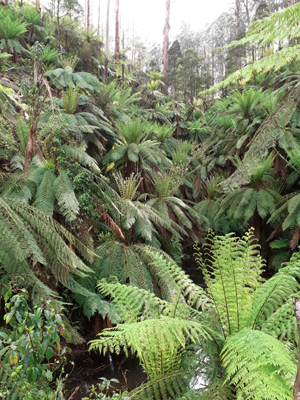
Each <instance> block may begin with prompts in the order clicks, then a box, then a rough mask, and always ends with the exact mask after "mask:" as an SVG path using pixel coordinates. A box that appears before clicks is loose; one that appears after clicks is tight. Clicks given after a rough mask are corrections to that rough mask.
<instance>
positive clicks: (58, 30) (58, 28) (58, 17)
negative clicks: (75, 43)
mask: <svg viewBox="0 0 300 400" xmlns="http://www.w3.org/2000/svg"><path fill="white" fill-rule="evenodd" d="M60 1H61V0H58V1H57V11H56V23H57V48H58V47H59V34H60V25H59V23H60V15H59V6H60Z"/></svg>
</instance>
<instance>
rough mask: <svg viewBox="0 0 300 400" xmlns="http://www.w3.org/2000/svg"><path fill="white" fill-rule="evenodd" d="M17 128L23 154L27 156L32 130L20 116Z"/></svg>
mask: <svg viewBox="0 0 300 400" xmlns="http://www.w3.org/2000/svg"><path fill="white" fill-rule="evenodd" d="M15 128H16V133H17V135H18V138H19V140H20V144H21V150H22V153H23V154H25V151H26V146H27V141H28V134H29V128H30V126H29V123H28V122H25V121H24V120H23V118H22V117H21V116H19V117H18V119H17V124H16V127H15Z"/></svg>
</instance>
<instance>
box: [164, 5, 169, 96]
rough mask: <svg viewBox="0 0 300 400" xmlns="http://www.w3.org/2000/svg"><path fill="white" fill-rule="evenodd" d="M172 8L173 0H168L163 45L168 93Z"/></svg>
mask: <svg viewBox="0 0 300 400" xmlns="http://www.w3.org/2000/svg"><path fill="white" fill-rule="evenodd" d="M170 8H171V0H166V19H165V26H164V46H163V59H164V70H163V73H164V80H165V84H166V86H164V89H163V90H164V92H165V94H166V95H167V94H168V84H167V82H168V71H169V32H170Z"/></svg>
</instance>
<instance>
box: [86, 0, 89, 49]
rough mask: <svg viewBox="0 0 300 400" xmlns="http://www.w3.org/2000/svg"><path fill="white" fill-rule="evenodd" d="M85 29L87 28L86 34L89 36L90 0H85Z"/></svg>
mask: <svg viewBox="0 0 300 400" xmlns="http://www.w3.org/2000/svg"><path fill="white" fill-rule="evenodd" d="M86 27H87V34H88V35H89V34H90V33H89V29H90V0H87V12H86ZM88 37H89V36H88ZM88 41H89V40H88Z"/></svg>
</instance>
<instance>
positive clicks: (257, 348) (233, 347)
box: [222, 329, 297, 400]
mask: <svg viewBox="0 0 300 400" xmlns="http://www.w3.org/2000/svg"><path fill="white" fill-rule="evenodd" d="M222 360H223V365H224V367H225V368H226V373H227V378H226V381H225V383H230V384H232V385H234V386H235V387H236V388H237V389H238V392H240V396H241V398H244V399H248V400H251V399H253V400H254V399H258V398H259V399H262V398H264V399H272V400H273V399H274V400H288V399H290V398H291V397H292V387H293V383H294V377H295V375H296V370H297V367H296V364H295V363H294V360H293V358H292V357H291V354H289V352H288V350H287V348H286V347H285V346H284V344H283V343H282V342H280V341H279V340H277V339H276V338H274V337H272V336H270V335H268V334H266V333H264V332H261V331H256V330H251V329H243V330H241V331H240V332H238V333H237V334H235V335H232V336H231V337H230V338H229V339H228V340H227V341H226V343H225V346H224V349H223V351H222Z"/></svg>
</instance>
